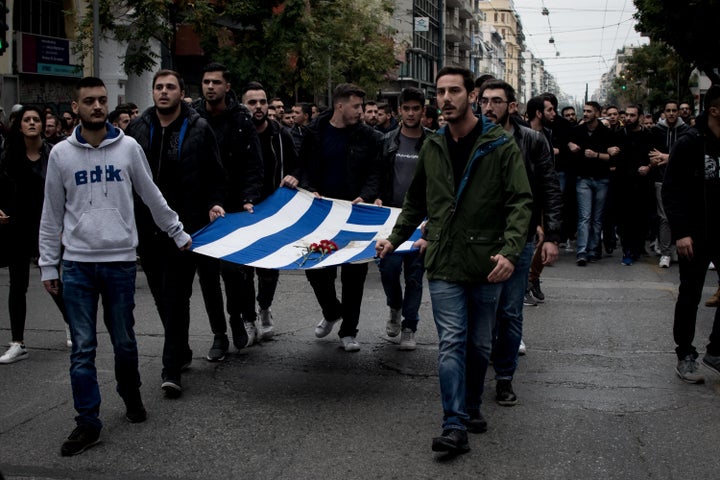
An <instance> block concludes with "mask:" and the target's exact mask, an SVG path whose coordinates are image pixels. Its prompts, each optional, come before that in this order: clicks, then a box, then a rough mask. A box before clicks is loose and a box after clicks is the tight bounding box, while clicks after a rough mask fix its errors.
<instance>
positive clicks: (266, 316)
mask: <svg viewBox="0 0 720 480" xmlns="http://www.w3.org/2000/svg"><path fill="white" fill-rule="evenodd" d="M258 317H259V318H260V332H259V337H258V338H259V339H260V340H269V339H270V338H272V337H273V335H275V326H274V325H273V320H272V318H273V317H272V312H271V311H270V309H269V308H268V309H267V310H262V309H261V310H260V311H259V312H258Z"/></svg>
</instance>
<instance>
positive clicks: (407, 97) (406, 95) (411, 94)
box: [398, 87, 425, 106]
mask: <svg viewBox="0 0 720 480" xmlns="http://www.w3.org/2000/svg"><path fill="white" fill-rule="evenodd" d="M412 101H417V102H420V105H421V106H422V105H425V94H424V93H423V91H422V90H420V89H419V88H416V87H407V88H403V91H402V92H400V97H399V98H398V103H399V104H400V105H402V104H403V103H407V102H412Z"/></svg>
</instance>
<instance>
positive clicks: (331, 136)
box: [300, 83, 419, 352]
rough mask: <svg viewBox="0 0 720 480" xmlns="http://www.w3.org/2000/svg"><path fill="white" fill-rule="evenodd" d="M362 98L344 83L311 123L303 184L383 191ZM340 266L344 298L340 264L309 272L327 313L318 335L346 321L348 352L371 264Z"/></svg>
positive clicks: (336, 193) (330, 193)
mask: <svg viewBox="0 0 720 480" xmlns="http://www.w3.org/2000/svg"><path fill="white" fill-rule="evenodd" d="M364 97H365V92H364V91H363V90H362V89H361V88H360V87H358V86H356V85H353V84H350V83H341V84H340V85H338V86H337V87H336V88H335V90H334V91H333V96H332V107H333V109H332V110H329V111H327V112H324V113H321V114H320V116H319V117H318V118H317V120H316V121H314V122H313V123H312V125H310V127H308V133H307V135H306V136H305V139H304V140H303V143H302V147H301V149H300V164H301V165H302V168H303V172H302V183H303V187H305V188H306V189H307V190H310V191H311V192H315V194H316V195H318V196H320V195H323V196H327V197H330V198H337V199H341V200H348V201H351V202H352V203H354V204H355V203H361V202H374V201H375V200H376V199H377V198H378V197H379V195H380V176H381V169H382V164H381V154H382V138H383V137H382V135H381V134H380V133H379V132H378V131H376V130H374V129H373V128H372V127H370V126H369V125H365V124H364V123H362V122H361V121H360V120H361V118H362V114H363V110H362V105H363V98H364ZM418 224H419V222H418ZM416 226H417V225H416ZM318 240H321V239H318ZM339 268H340V270H341V273H340V282H341V283H342V299H341V300H338V298H337V294H336V291H335V279H336V277H337V270H338V267H326V268H315V269H309V270H306V271H305V275H306V276H307V278H308V281H309V282H310V285H311V286H312V288H313V291H314V292H315V297H316V298H317V300H318V303H319V304H320V307H321V308H322V315H323V318H322V320H320V322H319V323H318V325H317V326H316V327H315V336H316V337H318V338H323V337H326V336H327V335H328V334H329V333H330V332H331V331H332V329H333V327H334V326H335V324H336V323H338V322H339V321H340V320H342V322H341V325H340V330H339V332H338V335H339V336H340V340H341V342H342V346H343V348H344V350H345V351H346V352H357V351H358V350H360V344H359V343H358V341H357V339H356V337H357V332H358V330H357V326H358V323H359V321H360V305H361V304H362V297H363V290H364V287H365V277H366V276H367V271H368V264H367V263H359V264H353V263H345V264H343V265H342V266H341V267H339Z"/></svg>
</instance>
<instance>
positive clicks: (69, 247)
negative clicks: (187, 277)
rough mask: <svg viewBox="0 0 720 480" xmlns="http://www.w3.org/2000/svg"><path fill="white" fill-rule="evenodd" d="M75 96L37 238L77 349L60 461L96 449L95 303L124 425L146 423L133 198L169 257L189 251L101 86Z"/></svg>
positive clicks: (93, 82) (52, 162) (49, 284)
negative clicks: (168, 247)
mask: <svg viewBox="0 0 720 480" xmlns="http://www.w3.org/2000/svg"><path fill="white" fill-rule="evenodd" d="M75 93H76V96H75V100H74V101H73V109H74V110H75V111H76V112H77V113H78V114H79V117H80V126H79V127H78V128H76V129H75V130H74V131H73V134H72V136H71V137H69V138H68V139H67V140H66V141H64V142H61V143H60V144H58V145H57V146H55V147H54V148H53V150H52V152H50V157H49V160H48V169H47V180H46V183H45V203H44V205H43V210H42V218H41V221H40V236H39V239H40V262H39V264H40V268H41V271H42V281H43V284H44V286H45V289H46V290H47V291H48V292H50V293H51V294H52V295H58V294H59V277H60V265H61V264H62V279H63V299H64V301H65V305H66V309H67V316H68V320H69V321H70V331H71V333H72V341H73V346H72V354H71V356H70V382H71V384H72V392H73V400H74V403H75V410H76V411H77V416H76V417H75V422H76V424H77V427H76V428H75V429H74V430H73V431H72V433H71V434H70V436H69V437H68V439H67V440H66V441H65V442H64V443H63V444H62V447H61V449H60V453H61V454H62V455H63V456H69V455H77V454H79V453H82V452H84V451H85V450H86V449H88V448H89V447H92V446H93V445H95V444H97V443H98V442H99V440H100V430H101V429H102V426H103V424H102V422H101V421H100V387H99V385H98V379H97V369H96V366H95V353H96V349H97V344H98V339H97V312H98V301H99V299H100V298H102V305H103V321H104V323H105V326H106V328H107V330H108V332H109V334H110V341H111V342H112V346H113V352H114V354H115V357H114V358H115V380H116V382H117V392H118V394H119V395H120V397H121V398H122V399H123V401H124V402H125V407H126V412H125V418H126V419H127V420H128V421H129V422H131V423H139V422H143V421H145V420H146V418H147V411H146V410H145V406H144V405H143V402H142V397H141V395H140V385H141V383H140V372H139V369H138V349H137V342H136V340H135V331H134V325H135V319H134V316H133V310H134V308H135V277H136V259H137V255H136V251H135V249H136V247H137V244H138V235H137V230H136V228H135V212H134V203H133V192H136V193H137V195H138V196H139V197H140V198H141V199H142V202H143V203H144V204H145V205H147V207H148V208H149V210H150V212H151V214H152V218H153V221H154V222H155V224H156V225H157V226H158V228H159V229H160V230H162V231H163V232H164V233H165V234H166V235H167V236H168V237H169V238H170V239H171V241H172V242H173V243H174V245H175V248H180V249H187V248H189V247H190V245H191V243H192V241H191V239H190V236H189V235H188V234H187V233H185V232H184V231H183V225H182V223H180V221H179V220H178V216H177V214H176V213H175V212H174V211H172V210H170V208H169V207H168V205H167V203H166V202H165V199H164V198H163V197H162V195H161V194H160V191H159V190H158V188H157V187H156V186H155V184H154V183H153V181H152V177H151V176H150V169H149V168H148V164H147V161H146V159H145V155H144V154H143V152H142V150H141V149H140V147H139V146H138V144H137V143H136V142H135V141H134V140H133V139H131V138H129V137H126V136H125V135H124V134H123V132H122V130H120V129H119V128H115V127H113V126H112V125H110V124H109V123H107V116H108V105H107V102H108V98H107V89H106V88H105V84H104V83H103V81H102V80H101V79H99V78H95V77H85V78H83V79H81V80H80V81H78V83H77V86H76V88H75ZM62 247H64V249H63V248H62Z"/></svg>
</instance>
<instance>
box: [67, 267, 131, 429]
mask: <svg viewBox="0 0 720 480" xmlns="http://www.w3.org/2000/svg"><path fill="white" fill-rule="evenodd" d="M62 275H63V300H64V301H65V308H66V311H67V317H68V321H69V323H70V335H71V337H72V344H73V345H72V354H71V355H70V382H71V384H72V391H73V399H74V402H75V410H76V411H77V413H78V415H77V416H76V417H75V421H76V422H77V424H78V425H90V426H92V427H94V428H97V429H100V428H102V422H101V421H100V419H99V415H100V389H99V388H98V381H97V370H96V368H95V350H96V349H97V310H98V299H99V298H100V297H102V303H103V321H104V322H105V327H106V328H107V330H108V333H109V334H110V342H111V343H112V346H113V352H114V354H115V381H116V382H117V392H118V393H119V394H120V396H121V397H122V398H123V399H125V398H128V397H129V396H131V395H133V394H135V395H136V394H137V392H138V389H139V388H140V372H139V370H138V350H137V342H136V341H135V332H134V330H133V327H134V326H135V318H134V316H133V310H134V309H135V275H136V266H135V262H107V263H88V262H71V261H67V260H66V261H63V274H62Z"/></svg>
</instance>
